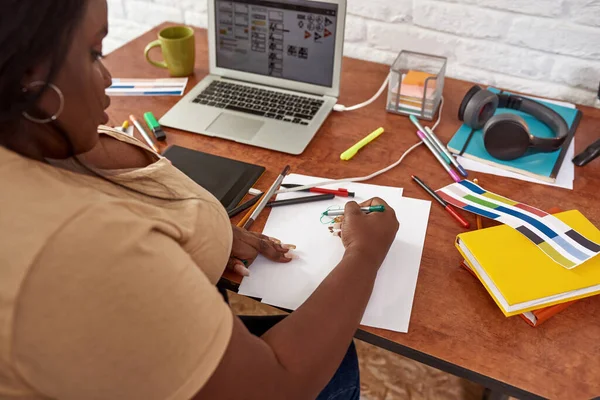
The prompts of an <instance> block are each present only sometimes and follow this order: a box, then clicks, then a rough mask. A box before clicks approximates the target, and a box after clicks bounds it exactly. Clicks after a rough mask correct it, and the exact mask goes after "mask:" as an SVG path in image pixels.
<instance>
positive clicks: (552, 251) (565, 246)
mask: <svg viewBox="0 0 600 400" xmlns="http://www.w3.org/2000/svg"><path fill="white" fill-rule="evenodd" d="M437 193H438V194H439V195H440V196H441V197H442V198H443V199H444V200H446V201H447V202H448V203H450V204H452V205H453V206H456V207H459V208H461V209H463V210H465V211H469V212H472V213H475V214H479V215H481V216H484V217H486V218H490V219H493V220H496V221H498V222H502V223H503V224H506V225H508V226H510V227H512V228H514V229H516V230H517V231H519V232H521V233H522V234H523V235H524V236H525V237H527V238H528V239H529V240H530V241H531V242H533V243H534V244H535V245H536V246H537V247H538V248H539V249H540V250H542V251H543V252H544V253H546V255H548V257H550V258H552V259H553V260H554V261H555V262H556V263H558V264H560V265H562V266H563V267H565V268H567V269H572V268H575V267H577V266H578V265H580V264H582V263H584V262H586V261H588V260H589V259H591V258H592V257H595V256H596V255H598V254H599V253H600V245H599V244H598V243H595V242H593V241H591V240H589V239H587V238H586V237H584V236H583V235H581V234H580V233H578V232H577V231H575V230H574V229H572V228H571V227H570V226H568V225H567V224H565V223H564V222H562V221H561V220H559V219H558V218H556V217H554V216H553V215H550V214H548V213H546V212H544V211H542V210H539V209H537V208H535V207H531V206H529V205H527V204H523V203H519V202H518V201H514V200H511V199H507V198H506V197H503V196H500V195H497V194H495V193H492V192H488V191H486V190H485V189H483V188H481V187H480V186H478V185H476V184H474V183H472V182H469V181H466V180H463V181H461V182H458V183H454V184H452V185H448V186H446V187H444V188H442V189H439V190H437Z"/></svg>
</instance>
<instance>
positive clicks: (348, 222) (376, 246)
mask: <svg viewBox="0 0 600 400" xmlns="http://www.w3.org/2000/svg"><path fill="white" fill-rule="evenodd" d="M377 205H383V206H384V207H385V211H383V212H372V213H369V214H365V213H363V212H362V211H361V210H360V207H368V206H377ZM399 226H400V224H399V223H398V219H397V218H396V212H395V211H394V210H393V209H392V207H390V206H389V205H388V204H387V203H386V202H385V201H383V200H382V199H380V198H374V199H371V200H368V201H366V202H364V203H362V204H360V205H358V204H356V202H354V201H351V202H349V203H347V204H346V207H345V209H344V218H343V221H342V224H341V237H342V242H343V243H344V247H345V248H346V254H352V255H353V256H359V257H366V258H367V259H368V260H372V261H375V262H376V264H377V266H378V268H379V266H381V264H382V263H383V260H385V257H386V256H387V253H388V251H389V249H390V246H391V245H392V242H393V241H394V238H395V237H396V232H398V228H399Z"/></svg>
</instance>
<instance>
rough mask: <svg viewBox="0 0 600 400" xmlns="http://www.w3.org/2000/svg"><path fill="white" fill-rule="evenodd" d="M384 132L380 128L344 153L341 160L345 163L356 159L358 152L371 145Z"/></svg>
mask: <svg viewBox="0 0 600 400" xmlns="http://www.w3.org/2000/svg"><path fill="white" fill-rule="evenodd" d="M383 132H384V130H383V128H379V129H377V130H376V131H374V132H372V133H370V134H369V135H367V136H366V137H365V138H364V139H362V140H361V141H360V142H358V143H356V144H355V145H354V146H352V147H350V148H349V149H348V150H346V151H345V152H343V153H342V154H341V155H340V159H341V160H344V161H348V160H349V159H351V158H352V157H354V155H355V154H356V153H358V151H359V150H360V149H362V148H363V147H365V146H366V145H368V144H369V143H371V142H372V141H373V140H375V139H377V138H378V137H379V135H381V134H382V133H383Z"/></svg>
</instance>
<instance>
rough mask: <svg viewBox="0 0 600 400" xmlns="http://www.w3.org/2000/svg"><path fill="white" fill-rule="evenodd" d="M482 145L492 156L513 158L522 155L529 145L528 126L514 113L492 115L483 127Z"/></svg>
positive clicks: (506, 158)
mask: <svg viewBox="0 0 600 400" xmlns="http://www.w3.org/2000/svg"><path fill="white" fill-rule="evenodd" d="M483 145H484V146H485V149H486V150H487V152H488V153H490V155H491V156H492V157H494V158H497V159H499V160H504V161H509V160H514V159H515V158H519V157H521V156H523V155H524V154H525V152H526V151H527V149H528V148H529V146H530V145H531V139H530V134H529V127H528V126H527V123H526V122H525V120H524V119H523V118H521V117H520V116H518V115H516V114H498V115H494V116H493V117H492V118H490V119H489V121H488V122H487V123H486V124H485V126H484V127H483Z"/></svg>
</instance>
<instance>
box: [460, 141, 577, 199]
mask: <svg viewBox="0 0 600 400" xmlns="http://www.w3.org/2000/svg"><path fill="white" fill-rule="evenodd" d="M574 156H575V138H573V140H572V141H571V145H570V146H569V148H568V149H567V154H566V155H565V159H564V160H563V163H562V165H561V166H560V170H559V171H558V174H557V175H556V182H554V183H550V182H545V181H542V180H540V179H535V178H531V177H529V176H526V175H521V174H517V173H515V172H512V171H506V170H504V169H502V168H498V167H494V166H491V165H487V164H484V163H482V162H479V161H475V160H470V159H468V158H465V157H460V156H458V157H457V160H458V162H459V163H460V164H461V165H462V166H463V167H464V168H465V169H467V170H469V171H476V172H483V173H486V174H492V175H497V176H505V177H507V178H514V179H519V180H522V181H526V182H533V183H540V184H542V185H548V186H555V187H560V188H563V189H570V190H573V181H574V180H575V165H574V164H573V163H572V162H571V160H572V159H573V157H574Z"/></svg>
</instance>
